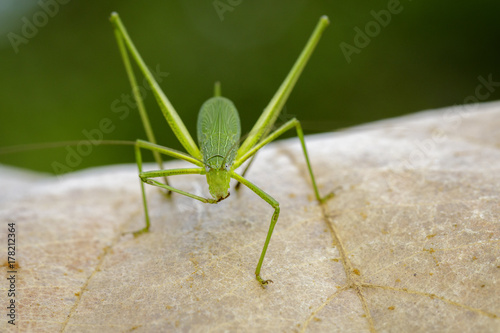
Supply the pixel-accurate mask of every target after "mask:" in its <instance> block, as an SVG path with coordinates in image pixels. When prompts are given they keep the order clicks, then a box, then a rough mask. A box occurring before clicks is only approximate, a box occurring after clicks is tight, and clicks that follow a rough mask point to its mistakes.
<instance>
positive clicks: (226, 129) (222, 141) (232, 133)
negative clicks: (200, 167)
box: [197, 97, 241, 169]
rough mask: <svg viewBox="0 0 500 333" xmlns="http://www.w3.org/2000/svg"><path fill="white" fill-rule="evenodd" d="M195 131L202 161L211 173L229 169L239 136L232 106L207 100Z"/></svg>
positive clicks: (224, 101)
mask: <svg viewBox="0 0 500 333" xmlns="http://www.w3.org/2000/svg"><path fill="white" fill-rule="evenodd" d="M197 129H198V144H199V145H200V149H201V153H202V155H203V161H204V162H205V163H206V164H207V165H208V166H210V167H211V168H212V169H220V168H221V167H225V166H226V165H227V166H230V165H232V164H233V161H234V159H235V157H236V152H237V150H238V146H239V145H238V144H239V140H240V135H241V126H240V117H239V115H238V111H237V110H236V107H235V106H234V104H233V102H231V101H230V100H229V99H227V98H224V97H212V98H210V99H209V100H207V101H206V102H205V103H203V105H202V106H201V109H200V112H199V114H198V125H197ZM222 163H224V165H222Z"/></svg>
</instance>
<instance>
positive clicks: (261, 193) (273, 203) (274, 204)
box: [230, 171, 280, 285]
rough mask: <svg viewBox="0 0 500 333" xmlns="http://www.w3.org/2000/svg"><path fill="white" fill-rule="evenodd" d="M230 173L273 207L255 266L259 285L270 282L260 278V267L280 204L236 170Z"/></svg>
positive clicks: (276, 220) (278, 213)
mask: <svg viewBox="0 0 500 333" xmlns="http://www.w3.org/2000/svg"><path fill="white" fill-rule="evenodd" d="M230 175H231V178H233V179H235V180H237V181H239V182H240V183H242V184H243V185H245V186H246V187H248V188H249V189H251V190H252V191H254V192H255V193H256V194H257V195H258V196H259V197H261V198H262V199H264V200H265V201H266V202H267V203H268V204H270V205H271V207H273V208H274V214H273V217H272V218H271V224H270V225H269V231H268V232H267V237H266V242H265V243H264V247H263V248H262V253H261V254H260V259H259V263H258V264H257V268H256V269H255V278H256V279H257V281H259V282H260V284H261V285H264V284H268V283H272V282H273V281H272V280H264V279H262V277H261V276H260V269H261V267H262V262H263V261H264V257H265V256H266V251H267V246H268V245H269V241H270V240H271V235H272V234H273V230H274V226H275V225H276V222H278V216H279V215H280V204H279V202H278V201H276V200H275V199H274V198H273V197H271V196H270V195H269V194H267V193H266V192H264V191H263V190H261V189H260V188H259V187H257V186H256V185H254V184H253V183H251V182H249V181H248V180H247V179H245V178H243V177H242V176H240V175H238V174H237V173H236V172H234V171H231V172H230Z"/></svg>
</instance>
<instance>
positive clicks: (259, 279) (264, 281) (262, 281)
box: [255, 275, 274, 285]
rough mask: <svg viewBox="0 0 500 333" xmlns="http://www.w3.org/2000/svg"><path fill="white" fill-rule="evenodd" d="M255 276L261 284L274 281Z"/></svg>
mask: <svg viewBox="0 0 500 333" xmlns="http://www.w3.org/2000/svg"><path fill="white" fill-rule="evenodd" d="M255 277H256V278H257V281H259V282H260V284H261V285H265V284H269V283H274V282H273V280H262V278H261V277H260V275H256V276H255Z"/></svg>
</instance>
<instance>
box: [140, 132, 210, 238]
mask: <svg viewBox="0 0 500 333" xmlns="http://www.w3.org/2000/svg"><path fill="white" fill-rule="evenodd" d="M141 148H143V149H148V150H150V151H156V152H158V153H161V154H165V155H168V156H172V157H175V158H179V159H182V160H185V161H188V162H191V163H193V164H195V165H198V166H203V163H202V162H200V161H199V160H197V159H195V158H193V157H192V156H189V155H188V154H186V153H183V152H179V151H176V150H174V149H170V148H167V147H162V146H159V145H157V144H154V143H151V142H147V141H143V140H137V141H136V144H135V158H136V162H137V167H138V169H139V177H140V178H141V192H142V202H143V205H144V215H145V220H146V226H145V227H144V228H142V229H141V230H138V231H136V232H134V235H135V236H137V235H139V234H142V233H144V232H148V231H149V226H150V224H151V223H150V220H149V212H148V203H147V200H146V192H145V190H144V183H148V184H151V185H154V186H158V187H161V188H164V189H167V190H168V191H172V192H177V193H179V194H183V195H187V196H189V197H191V198H193V199H197V200H200V201H203V202H208V203H213V202H211V201H210V200H211V199H205V198H201V197H197V196H195V195H193V194H190V193H187V192H184V191H181V190H178V189H175V188H173V187H171V186H169V185H168V184H162V183H160V182H158V181H155V180H152V179H150V178H155V177H166V176H169V175H170V176H174V175H180V174H202V173H204V172H205V170H204V169H203V168H192V169H181V170H179V169H172V170H158V171H146V172H143V171H142V154H141Z"/></svg>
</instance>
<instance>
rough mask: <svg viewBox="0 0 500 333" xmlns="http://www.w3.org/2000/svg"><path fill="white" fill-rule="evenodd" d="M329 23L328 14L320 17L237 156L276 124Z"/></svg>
mask: <svg viewBox="0 0 500 333" xmlns="http://www.w3.org/2000/svg"><path fill="white" fill-rule="evenodd" d="M328 24H329V20H328V17H326V16H322V17H320V19H319V21H318V24H317V25H316V28H315V29H314V31H313V33H312V34H311V37H310V38H309V40H308V41H307V44H306V46H305V47H304V49H303V50H302V52H301V54H300V55H299V57H298V59H297V60H296V61H295V64H294V65H293V67H292V69H291V70H290V72H289V73H288V75H287V77H286V78H285V80H284V81H283V83H282V84H281V86H280V87H279V88H278V91H276V93H275V94H274V96H273V98H272V99H271V101H270V102H269V104H268V105H267V106H266V108H265V109H264V111H263V112H262V114H261V116H260V117H259V119H258V120H257V122H256V123H255V125H254V127H253V128H252V130H251V131H250V134H249V135H248V137H247V138H246V140H245V141H244V142H243V144H242V145H241V147H240V148H239V149H238V155H237V157H241V156H243V155H244V154H246V153H247V152H248V151H249V150H250V149H251V148H252V147H253V146H254V145H256V144H257V143H258V142H259V141H260V139H261V138H262V137H263V136H265V135H266V133H267V132H268V131H269V128H270V127H272V126H273V125H274V122H275V121H276V119H277V118H278V116H279V114H280V112H281V109H282V108H283V106H284V105H285V103H286V101H287V99H288V96H290V93H291V92H292V89H293V87H294V86H295V83H296V82H297V80H298V79H299V76H300V74H301V73H302V70H303V69H304V67H305V66H306V64H307V61H308V60H309V58H310V57H311V54H312V53H313V51H314V48H315V47H316V45H317V44H318V41H319V39H320V37H321V34H322V33H323V30H325V28H326V27H327V26H328Z"/></svg>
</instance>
